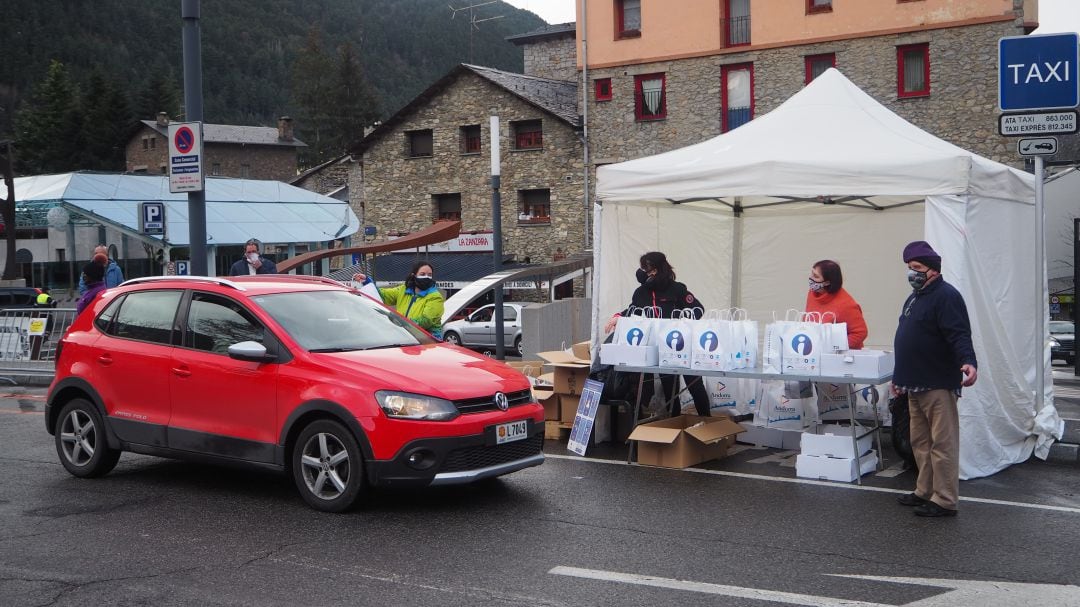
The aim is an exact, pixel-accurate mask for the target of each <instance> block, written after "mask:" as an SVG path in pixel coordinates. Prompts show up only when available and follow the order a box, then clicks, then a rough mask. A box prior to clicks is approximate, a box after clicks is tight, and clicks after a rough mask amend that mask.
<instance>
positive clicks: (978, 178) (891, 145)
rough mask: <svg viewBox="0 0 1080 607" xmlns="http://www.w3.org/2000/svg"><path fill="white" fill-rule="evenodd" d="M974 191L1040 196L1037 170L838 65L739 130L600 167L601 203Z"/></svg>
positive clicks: (749, 203)
mask: <svg viewBox="0 0 1080 607" xmlns="http://www.w3.org/2000/svg"><path fill="white" fill-rule="evenodd" d="M965 193H971V194H979V195H983V196H988V197H993V198H1004V199H1009V200H1022V201H1029V200H1034V177H1033V176H1031V175H1029V174H1027V173H1024V172H1023V171H1019V170H1017V169H1013V168H1011V167H1007V166H1005V165H1003V164H1000V163H997V162H994V161H991V160H987V159H985V158H982V157H980V156H978V155H975V154H973V153H971V152H968V151H966V150H964V149H962V148H959V147H957V146H955V145H953V144H951V143H948V142H946V141H944V140H942V139H939V138H937V137H935V136H933V135H931V134H929V133H927V132H925V131H923V130H921V129H919V128H918V127H916V126H915V125H913V124H911V123H910V122H907V121H906V120H904V119H903V118H901V117H900V116H897V115H896V114H894V113H893V112H892V111H890V110H889V109H888V108H886V107H885V106H883V105H881V104H880V103H878V102H877V101H875V100H874V99H873V98H872V97H870V96H869V95H867V94H866V93H864V92H863V91H862V90H860V89H859V88H858V87H857V86H855V85H854V84H853V83H852V82H851V81H850V80H848V79H847V78H846V77H844V75H843V74H841V73H840V72H839V71H837V70H836V69H835V68H831V69H829V70H827V71H826V72H825V73H824V74H822V75H821V76H819V77H818V78H816V79H814V81H813V82H811V83H810V84H808V85H807V86H806V87H805V88H803V89H802V90H801V91H799V92H798V93H796V94H795V95H793V96H792V97H791V98H790V99H788V100H787V101H786V102H784V103H783V104H781V105H780V106H779V107H777V108H776V109H775V110H773V111H772V112H769V113H768V114H765V115H763V116H760V117H758V118H756V119H754V120H752V121H750V122H748V123H747V124H745V125H743V126H741V127H739V128H737V129H735V130H733V131H730V132H728V133H724V134H723V135H720V136H718V137H714V138H712V139H709V140H708V141H704V142H702V143H699V144H696V145H691V146H688V147H685V148H681V149H678V150H673V151H671V152H666V153H664V154H658V155H655V156H649V157H646V158H639V159H637V160H631V161H628V162H622V163H618V164H611V165H606V166H601V167H599V169H597V198H598V199H600V200H601V201H606V200H612V201H636V200H670V201H672V202H688V201H693V200H700V199H707V200H714V199H722V198H727V201H726V202H727V203H728V204H734V201H733V197H736V196H738V197H741V200H740V204H741V205H742V206H743V207H744V208H750V207H753V206H760V205H766V204H777V203H784V202H792V201H799V200H801V201H808V202H814V201H818V202H835V201H837V200H838V199H840V200H842V201H843V202H846V203H849V204H856V205H865V206H867V207H871V208H872V207H874V206H878V207H888V206H893V205H896V204H903V203H905V202H910V201H911V200H912V199H913V198H914V199H918V200H921V199H922V197H924V196H927V195H945V194H965ZM871 197H889V198H880V199H877V200H875V199H873V198H871Z"/></svg>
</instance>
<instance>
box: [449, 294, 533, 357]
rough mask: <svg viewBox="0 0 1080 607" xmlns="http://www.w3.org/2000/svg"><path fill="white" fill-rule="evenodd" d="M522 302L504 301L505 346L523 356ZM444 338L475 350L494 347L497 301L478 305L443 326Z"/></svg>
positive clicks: (509, 350) (511, 351)
mask: <svg viewBox="0 0 1080 607" xmlns="http://www.w3.org/2000/svg"><path fill="white" fill-rule="evenodd" d="M521 308H522V306H521V304H516V303H508V304H503V347H504V348H506V349H507V351H508V352H510V353H513V354H516V355H518V356H521V353H522V347H521ZM443 339H444V340H445V341H447V342H448V343H452V344H456V345H459V346H465V347H466V348H474V349H481V350H486V349H493V348H494V347H495V304H488V305H486V306H483V307H482V308H478V309H477V310H476V311H475V312H473V313H472V314H470V315H468V316H467V317H465V318H464V319H462V320H453V321H450V322H448V323H446V324H445V325H443Z"/></svg>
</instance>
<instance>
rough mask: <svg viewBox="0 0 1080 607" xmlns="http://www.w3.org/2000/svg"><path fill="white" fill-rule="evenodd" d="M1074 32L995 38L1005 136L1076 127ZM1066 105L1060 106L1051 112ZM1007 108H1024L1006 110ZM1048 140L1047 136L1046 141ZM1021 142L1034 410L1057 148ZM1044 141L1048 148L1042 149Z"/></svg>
mask: <svg viewBox="0 0 1080 607" xmlns="http://www.w3.org/2000/svg"><path fill="white" fill-rule="evenodd" d="M1078 67H1080V34H1077V33H1067V34H1048V35H1044V36H1008V37H1005V38H1001V39H1000V40H999V41H998V105H999V107H1000V108H1001V111H1002V112H1006V113H1005V114H1003V115H1002V116H1001V118H1000V121H999V123H998V128H999V131H1000V133H1001V134H1002V135H1005V136H1006V137H1019V136H1024V135H1052V134H1066V133H1075V132H1076V130H1077V129H1076V127H1077V125H1076V122H1077V120H1076V112H1074V111H1068V110H1072V109H1073V108H1076V107H1077V106H1078V105H1080V79H1078V77H1077V73H1076V72H1077V68H1078ZM1053 110H1066V111H1053ZM1008 112H1027V113H1021V114H1010V113H1008ZM1047 140H1051V141H1047ZM1026 141H1027V143H1025V141H1021V142H1020V143H1019V144H1018V146H1017V150H1018V151H1019V152H1020V153H1021V154H1023V155H1027V156H1034V158H1035V217H1036V220H1037V222H1038V223H1037V229H1036V230H1035V248H1036V253H1037V254H1036V260H1037V265H1036V266H1035V276H1036V277H1037V278H1038V279H1037V282H1038V286H1037V287H1036V289H1035V291H1036V301H1037V304H1036V307H1035V309H1036V310H1038V311H1039V313H1038V314H1037V316H1038V325H1037V327H1036V332H1035V335H1037V336H1039V343H1041V344H1042V347H1041V348H1040V349H1039V355H1038V359H1039V360H1038V364H1037V366H1036V376H1037V377H1036V392H1035V410H1036V412H1038V411H1041V410H1042V408H1043V401H1044V400H1045V393H1046V356H1045V352H1046V347H1047V345H1048V338H1049V333H1048V331H1047V325H1046V322H1047V317H1048V316H1049V314H1048V303H1047V300H1046V295H1047V294H1046V292H1045V290H1044V286H1045V284H1046V282H1045V276H1046V217H1045V213H1044V209H1043V181H1044V180H1045V177H1046V176H1045V174H1044V173H1045V171H1044V163H1043V156H1044V155H1047V154H1052V153H1053V151H1056V149H1057V140H1056V139H1054V138H1052V137H1040V138H1031V139H1028V140H1026ZM1046 145H1050V146H1051V147H1052V148H1053V151H1050V150H1047V149H1046V147H1045V146H1046Z"/></svg>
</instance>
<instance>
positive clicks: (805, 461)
mask: <svg viewBox="0 0 1080 607" xmlns="http://www.w3.org/2000/svg"><path fill="white" fill-rule="evenodd" d="M877 463H878V458H877V452H876V451H871V452H869V453H867V454H866V455H864V456H862V457H860V458H859V459H855V458H853V457H822V456H819V455H804V454H800V455H799V457H797V458H795V476H798V477H801V478H816V479H818V480H823V481H840V482H843V483H850V482H851V481H854V480H855V479H856V478H858V476H862V475H865V474H869V473H871V472H873V471H874V469H875V468H877ZM856 466H857V467H858V469H859V470H858V476H856V469H855V468H856Z"/></svg>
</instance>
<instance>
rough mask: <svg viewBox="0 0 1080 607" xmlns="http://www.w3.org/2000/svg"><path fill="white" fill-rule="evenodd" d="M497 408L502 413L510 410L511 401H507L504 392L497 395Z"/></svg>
mask: <svg viewBox="0 0 1080 607" xmlns="http://www.w3.org/2000/svg"><path fill="white" fill-rule="evenodd" d="M495 406H496V407H498V408H499V409H500V410H502V411H506V410H507V409H509V408H510V401H508V400H506V395H505V394H503V393H502V392H496V393H495Z"/></svg>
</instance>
